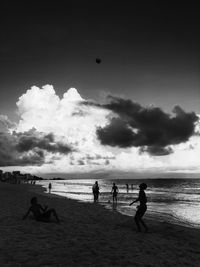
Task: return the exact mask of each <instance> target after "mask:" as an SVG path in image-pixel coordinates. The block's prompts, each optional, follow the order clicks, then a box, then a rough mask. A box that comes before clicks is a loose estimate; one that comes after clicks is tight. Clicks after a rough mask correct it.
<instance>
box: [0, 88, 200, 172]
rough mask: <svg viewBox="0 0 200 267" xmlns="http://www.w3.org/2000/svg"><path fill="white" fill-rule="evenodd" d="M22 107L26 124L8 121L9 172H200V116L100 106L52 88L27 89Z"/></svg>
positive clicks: (0, 121) (1, 122) (4, 126)
mask: <svg viewBox="0 0 200 267" xmlns="http://www.w3.org/2000/svg"><path fill="white" fill-rule="evenodd" d="M17 107H18V114H19V116H20V120H19V123H18V124H13V123H12V122H10V121H9V119H8V118H7V117H6V116H0V165H1V166H22V167H21V168H19V170H22V171H25V172H32V173H40V174H41V173H65V172H85V173H86V172H90V171H97V170H98V171H113V170H114V171H118V170H123V171H137V172H148V171H152V172H153V171H154V172H155V171H156V172H160V171H162V172H167V171H181V170H182V171H183V170H184V171H186V170H193V171H195V170H196V171H198V170H199V171H200V168H199V158H200V130H199V129H200V127H199V125H200V120H199V117H198V116H197V115H196V114H195V113H193V112H190V113H187V112H185V111H183V110H182V109H181V108H180V107H178V106H177V107H175V109H174V113H173V114H167V113H165V112H164V111H163V110H162V109H160V108H156V107H142V106H141V105H140V104H138V103H134V102H133V101H131V100H126V99H122V98H117V97H112V96H110V97H109V101H108V103H106V104H101V103H100V104H99V103H94V102H91V101H88V100H85V99H83V98H82V97H81V96H80V94H79V92H78V91H77V90H76V89H75V88H70V89H69V90H67V92H65V93H64V95H63V96H58V95H57V94H56V92H55V90H54V88H53V86H51V85H46V86H43V87H42V88H39V87H36V86H33V87H31V88H30V89H29V90H27V91H26V92H25V93H24V94H23V95H22V96H21V97H20V98H19V100H18V101H17ZM13 130H15V131H13ZM172 152H173V153H172ZM12 168H14V167H10V168H9V170H10V169H12ZM4 169H5V168H4Z"/></svg>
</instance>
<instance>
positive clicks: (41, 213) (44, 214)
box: [23, 181, 148, 232]
mask: <svg viewBox="0 0 200 267" xmlns="http://www.w3.org/2000/svg"><path fill="white" fill-rule="evenodd" d="M146 189H147V185H146V184H145V183H141V184H140V185H139V195H138V197H137V198H136V199H135V200H134V201H133V202H131V203H130V204H129V205H130V206H131V205H132V204H133V203H135V202H140V205H139V206H137V211H136V214H135V218H134V219H135V223H136V225H137V229H138V231H139V232H141V225H142V226H143V227H144V229H145V231H146V232H147V231H148V227H147V225H146V224H145V223H144V221H143V220H142V217H143V216H144V214H145V212H146V210H147V198H146V194H145V190H146ZM92 191H93V195H94V202H98V198H99V185H98V182H97V181H96V182H95V184H94V185H93V187H92ZM118 192H119V190H118V187H117V186H116V184H115V183H113V186H112V190H111V194H112V197H113V203H117V195H118ZM30 212H32V213H33V215H34V218H35V219H36V220H37V221H42V222H50V219H51V216H53V217H54V218H55V220H56V222H59V221H60V220H59V218H58V215H57V213H56V211H55V210H54V209H48V207H47V206H45V207H42V205H40V204H39V203H38V201H37V198H36V197H33V198H32V199H31V206H30V208H29V209H28V211H27V213H26V214H25V215H24V216H23V220H25V219H26V218H27V216H28V215H29V213H30Z"/></svg>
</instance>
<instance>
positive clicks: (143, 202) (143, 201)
mask: <svg viewBox="0 0 200 267" xmlns="http://www.w3.org/2000/svg"><path fill="white" fill-rule="evenodd" d="M126 186H127V185H126ZM146 189H147V184H145V183H141V184H140V185H139V196H138V197H137V198H136V199H135V200H134V201H133V202H131V203H130V204H129V206H131V205H133V203H135V202H140V205H138V206H137V211H136V214H135V217H134V219H135V223H136V225H137V228H138V231H139V232H141V225H142V226H143V227H144V229H145V231H146V232H148V227H147V225H146V224H145V223H144V221H143V220H142V217H143V216H144V214H145V212H146V210H147V197H146V194H145V190H146ZM99 190H100V188H99V184H98V182H97V181H96V182H95V183H94V185H93V187H92V192H93V196H94V202H98V199H99V194H100V192H99ZM118 193H119V189H118V187H117V185H116V184H115V183H113V186H112V189H111V194H112V199H113V203H117V195H118Z"/></svg>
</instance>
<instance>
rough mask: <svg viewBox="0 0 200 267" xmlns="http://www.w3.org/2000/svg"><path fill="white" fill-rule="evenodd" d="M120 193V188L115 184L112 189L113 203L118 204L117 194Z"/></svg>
mask: <svg viewBox="0 0 200 267" xmlns="http://www.w3.org/2000/svg"><path fill="white" fill-rule="evenodd" d="M118 193H119V189H118V187H117V186H116V184H115V183H113V187H112V190H111V194H112V197H113V203H114V202H116V203H117V194H118Z"/></svg>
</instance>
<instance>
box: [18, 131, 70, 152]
mask: <svg viewBox="0 0 200 267" xmlns="http://www.w3.org/2000/svg"><path fill="white" fill-rule="evenodd" d="M15 135H16V136H17V137H18V143H17V145H16V149H17V151H18V152H26V151H29V150H32V149H35V148H39V149H44V150H46V151H48V152H52V153H56V152H58V153H61V154H68V153H69V152H70V151H71V148H70V147H69V146H68V145H65V144H62V143H60V142H55V140H54V135H53V134H48V135H44V136H40V135H38V136H37V135H32V134H30V133H29V132H25V133H19V134H15Z"/></svg>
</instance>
